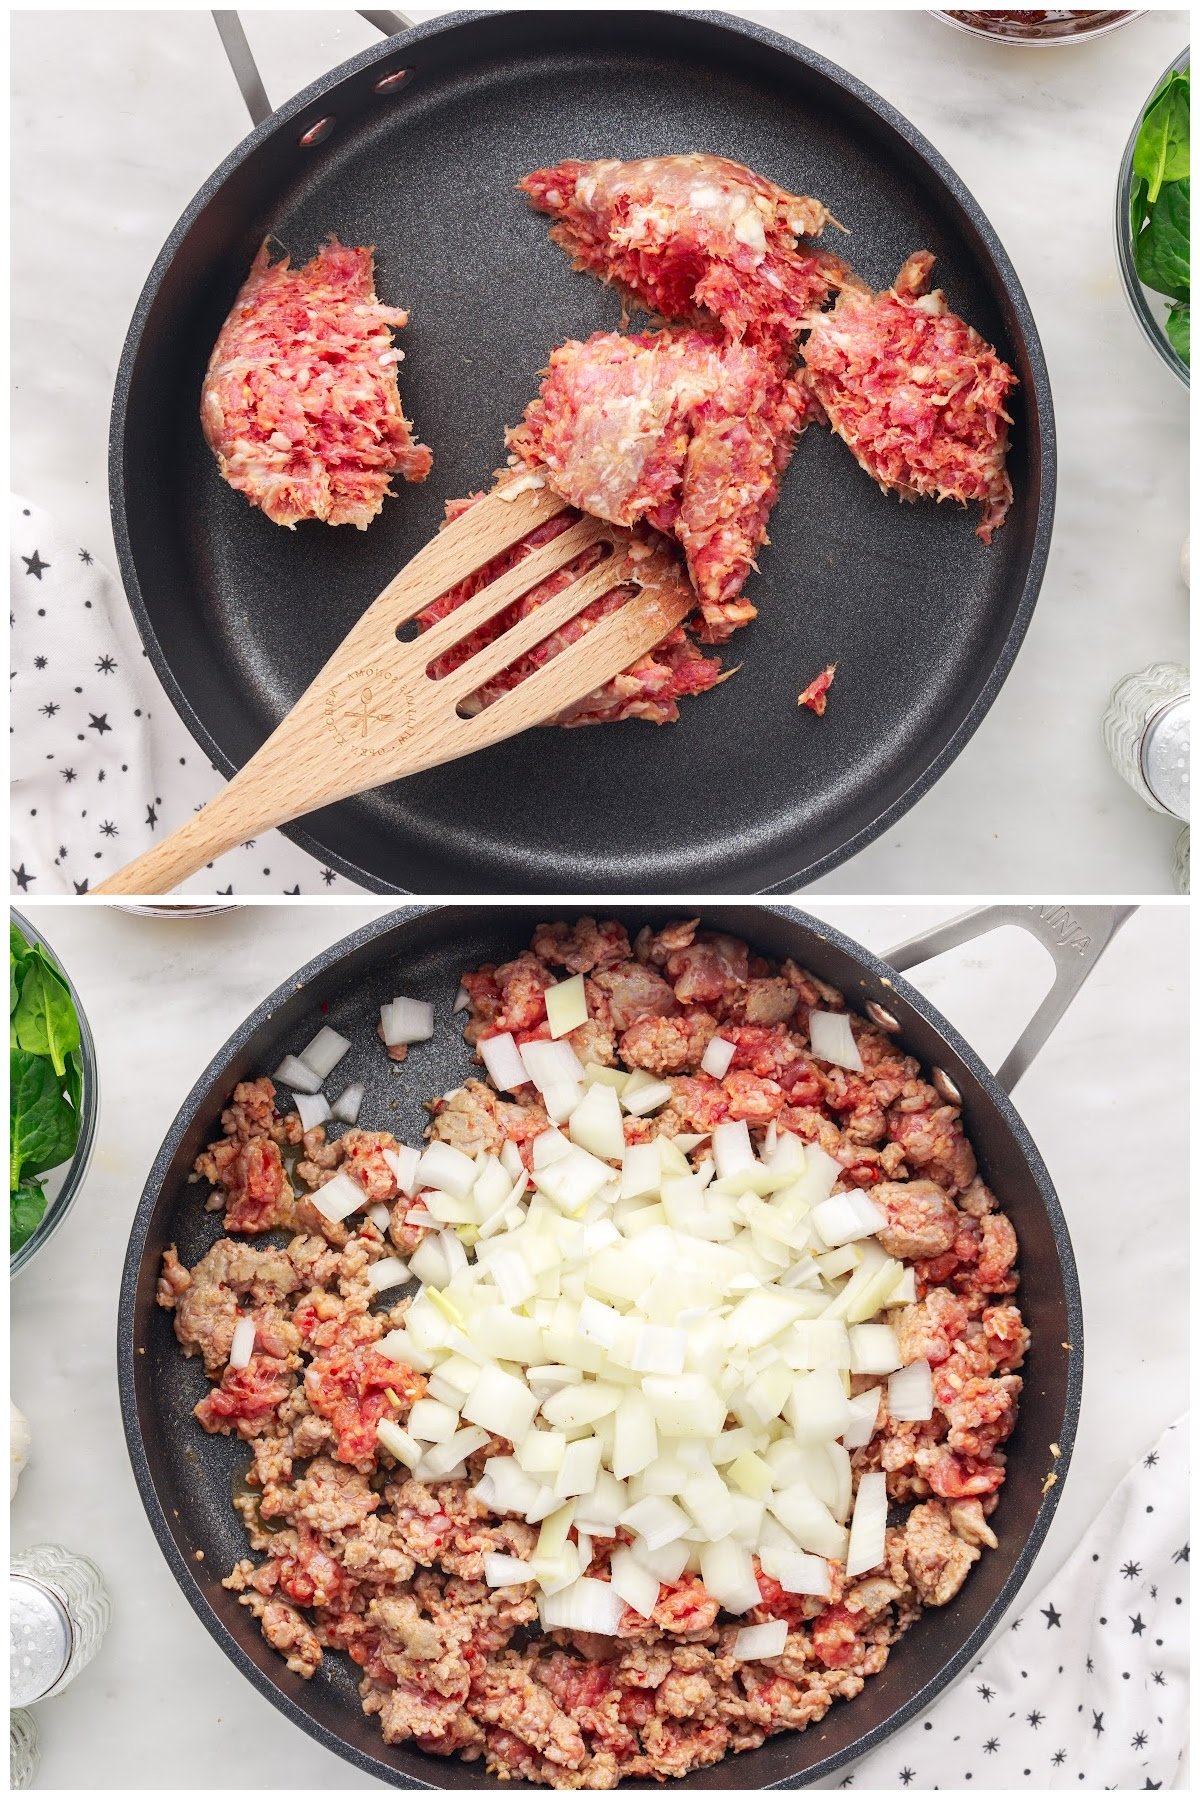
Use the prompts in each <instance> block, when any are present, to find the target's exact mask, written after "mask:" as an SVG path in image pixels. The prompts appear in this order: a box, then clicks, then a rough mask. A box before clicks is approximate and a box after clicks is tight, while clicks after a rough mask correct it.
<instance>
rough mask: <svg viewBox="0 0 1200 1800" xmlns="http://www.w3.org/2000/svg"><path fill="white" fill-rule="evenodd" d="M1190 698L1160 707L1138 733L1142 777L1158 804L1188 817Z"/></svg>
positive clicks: (1180, 817)
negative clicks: (1141, 733)
mask: <svg viewBox="0 0 1200 1800" xmlns="http://www.w3.org/2000/svg"><path fill="white" fill-rule="evenodd" d="M1191 757H1192V697H1191V694H1190V693H1189V694H1180V695H1179V697H1178V698H1177V699H1175V700H1171V701H1168V703H1167V705H1166V706H1163V707H1160V708H1159V710H1158V711H1157V712H1156V713H1155V714H1154V715H1153V717H1152V718H1151V719H1150V720H1149V722H1148V723H1147V725H1146V729H1145V732H1144V733H1143V735H1142V749H1141V765H1142V777H1143V779H1144V781H1145V783H1146V786H1147V787H1148V788H1149V789H1150V792H1151V793H1152V794H1153V795H1154V798H1155V799H1156V800H1157V801H1158V803H1159V805H1160V806H1165V807H1166V809H1167V811H1168V812H1172V813H1174V814H1175V817H1176V818H1177V819H1190V818H1191V784H1190V777H1191Z"/></svg>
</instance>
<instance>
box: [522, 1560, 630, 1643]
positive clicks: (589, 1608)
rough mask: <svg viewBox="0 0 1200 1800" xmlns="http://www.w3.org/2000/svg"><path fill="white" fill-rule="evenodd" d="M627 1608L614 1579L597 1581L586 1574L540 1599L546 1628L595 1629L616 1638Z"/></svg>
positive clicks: (539, 1606) (556, 1629)
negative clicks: (614, 1585)
mask: <svg viewBox="0 0 1200 1800" xmlns="http://www.w3.org/2000/svg"><path fill="white" fill-rule="evenodd" d="M624 1611H625V1602H624V1600H623V1599H622V1598H621V1596H620V1594H619V1593H618V1592H617V1590H616V1589H615V1588H614V1587H613V1585H612V1583H611V1581H596V1580H594V1579H592V1578H591V1577H589V1576H587V1575H582V1576H580V1578H579V1580H578V1581H573V1582H572V1583H571V1585H570V1586H569V1587H565V1588H563V1589H562V1590H561V1591H560V1592H559V1593H557V1594H550V1595H545V1596H544V1597H542V1598H540V1599H539V1601H538V1613H539V1615H540V1617H541V1622H542V1629H543V1630H544V1631H594V1632H596V1633H597V1634H598V1635H599V1636H601V1637H615V1636H616V1634H617V1627H618V1626H619V1625H620V1623H621V1617H622V1615H623V1613H624Z"/></svg>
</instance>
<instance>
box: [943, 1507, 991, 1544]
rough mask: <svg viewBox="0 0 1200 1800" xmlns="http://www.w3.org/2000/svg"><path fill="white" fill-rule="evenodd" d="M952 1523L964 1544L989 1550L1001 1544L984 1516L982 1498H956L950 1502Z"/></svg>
mask: <svg viewBox="0 0 1200 1800" xmlns="http://www.w3.org/2000/svg"><path fill="white" fill-rule="evenodd" d="M950 1523H951V1525H952V1526H953V1527H954V1530H955V1531H956V1532H957V1534H958V1536H959V1537H960V1538H961V1539H962V1541H963V1543H964V1544H974V1545H975V1546H976V1547H977V1548H978V1547H980V1546H983V1545H986V1546H987V1548H988V1549H989V1550H995V1549H996V1548H997V1547H998V1546H999V1542H1000V1540H999V1538H997V1536H996V1534H995V1532H994V1531H993V1530H992V1528H991V1526H990V1525H989V1524H988V1522H987V1520H986V1519H985V1518H984V1516H983V1502H982V1501H981V1500H954V1501H952V1502H951V1504H950Z"/></svg>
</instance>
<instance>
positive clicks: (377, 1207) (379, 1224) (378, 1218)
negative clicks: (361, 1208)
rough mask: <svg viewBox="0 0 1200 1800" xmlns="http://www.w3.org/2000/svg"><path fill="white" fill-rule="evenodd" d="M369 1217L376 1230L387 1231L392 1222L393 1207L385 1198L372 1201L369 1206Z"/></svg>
mask: <svg viewBox="0 0 1200 1800" xmlns="http://www.w3.org/2000/svg"><path fill="white" fill-rule="evenodd" d="M367 1217H368V1219H370V1221H371V1223H372V1225H374V1226H375V1228H376V1230H378V1231H382V1232H385V1233H386V1231H387V1229H388V1226H389V1225H390V1224H391V1222H392V1213H391V1208H390V1207H389V1206H388V1205H387V1204H386V1202H384V1201H383V1200H375V1201H372V1203H371V1205H370V1206H368V1208H367Z"/></svg>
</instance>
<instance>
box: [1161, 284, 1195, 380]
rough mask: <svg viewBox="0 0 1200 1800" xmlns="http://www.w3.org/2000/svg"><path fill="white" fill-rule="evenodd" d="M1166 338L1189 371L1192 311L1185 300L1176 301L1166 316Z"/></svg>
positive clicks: (1190, 364) (1190, 362)
mask: <svg viewBox="0 0 1200 1800" xmlns="http://www.w3.org/2000/svg"><path fill="white" fill-rule="evenodd" d="M1167 336H1168V337H1169V338H1170V340H1171V343H1172V344H1173V345H1174V348H1175V354H1176V355H1177V356H1181V357H1182V358H1183V360H1184V362H1185V363H1186V364H1187V365H1188V367H1189V369H1190V368H1191V366H1192V309H1191V307H1190V305H1189V304H1188V302H1187V301H1186V300H1177V301H1176V302H1175V304H1174V306H1173V307H1172V308H1171V310H1170V312H1169V313H1168V314H1167Z"/></svg>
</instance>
